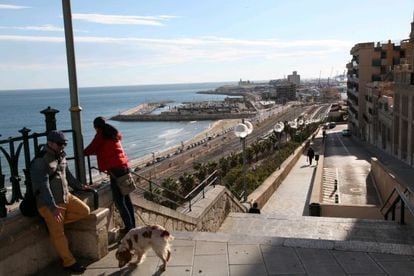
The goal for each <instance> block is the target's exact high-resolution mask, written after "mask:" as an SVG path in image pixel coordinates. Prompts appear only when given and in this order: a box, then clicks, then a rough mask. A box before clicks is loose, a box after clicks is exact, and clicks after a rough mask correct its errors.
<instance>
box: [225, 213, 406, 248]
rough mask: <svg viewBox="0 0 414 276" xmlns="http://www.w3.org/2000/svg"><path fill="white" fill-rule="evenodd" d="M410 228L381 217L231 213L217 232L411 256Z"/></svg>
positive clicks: (299, 243)
mask: <svg viewBox="0 0 414 276" xmlns="http://www.w3.org/2000/svg"><path fill="white" fill-rule="evenodd" d="M413 230H414V227H412V226H409V225H399V224H397V223H395V222H392V221H384V220H367V219H350V218H330V217H310V216H308V217H307V216H303V217H284V216H280V215H268V214H259V215H258V214H247V213H230V215H229V216H228V217H227V219H226V220H225V221H224V223H223V224H222V225H221V227H220V229H219V231H218V232H219V233H221V234H224V233H226V234H229V235H230V236H231V235H238V236H244V239H246V237H251V238H254V237H256V238H260V237H262V238H271V239H279V243H281V245H284V246H291V247H306V248H324V249H337V250H351V251H364V252H378V253H390V254H399V255H413V254H414V234H413V233H414V231H413Z"/></svg>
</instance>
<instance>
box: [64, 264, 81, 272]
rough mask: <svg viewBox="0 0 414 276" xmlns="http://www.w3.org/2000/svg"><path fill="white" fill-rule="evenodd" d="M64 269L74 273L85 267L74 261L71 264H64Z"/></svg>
mask: <svg viewBox="0 0 414 276" xmlns="http://www.w3.org/2000/svg"><path fill="white" fill-rule="evenodd" d="M65 269H67V270H70V271H72V272H75V273H82V272H84V271H85V270H86V267H84V266H83V265H80V264H79V263H74V264H73V265H70V266H65Z"/></svg>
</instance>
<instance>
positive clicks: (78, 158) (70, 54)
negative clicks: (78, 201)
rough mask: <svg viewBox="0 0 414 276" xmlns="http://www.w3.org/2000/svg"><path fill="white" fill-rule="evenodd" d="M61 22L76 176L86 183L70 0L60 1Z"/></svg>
mask: <svg viewBox="0 0 414 276" xmlns="http://www.w3.org/2000/svg"><path fill="white" fill-rule="evenodd" d="M62 8H63V22H64V25H65V41H66V58H67V63H68V75H69V90H70V104H71V106H70V109H69V111H70V112H71V123H72V129H73V131H74V152H75V166H76V176H77V178H78V179H79V180H80V181H81V182H82V183H86V172H85V159H84V158H83V136H82V123H81V110H82V108H81V107H80V105H79V97H78V83H77V79H76V63H75V47H74V43H73V28H72V13H71V8H70V0H62Z"/></svg>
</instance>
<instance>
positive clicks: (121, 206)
mask: <svg viewBox="0 0 414 276" xmlns="http://www.w3.org/2000/svg"><path fill="white" fill-rule="evenodd" d="M128 172H129V169H128V168H115V169H112V170H110V178H111V190H112V197H113V199H114V202H115V206H116V208H117V209H118V211H119V214H120V215H121V218H122V221H123V222H124V225H125V229H126V230H128V231H129V230H130V229H132V228H135V215H134V206H133V205H132V202H131V197H130V196H129V194H128V195H122V193H121V190H120V189H119V187H118V185H116V179H115V177H120V176H123V175H125V174H127V173H128Z"/></svg>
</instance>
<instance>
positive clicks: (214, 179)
mask: <svg viewBox="0 0 414 276" xmlns="http://www.w3.org/2000/svg"><path fill="white" fill-rule="evenodd" d="M131 173H132V174H133V175H135V176H136V177H138V178H140V179H142V180H144V181H146V182H147V183H148V186H147V187H148V188H144V187H141V186H139V185H138V189H139V190H141V191H143V192H147V193H149V195H150V196H151V197H153V196H155V197H159V198H161V199H163V200H165V201H167V202H169V203H171V204H172V205H174V206H176V207H178V206H180V205H185V204H186V203H188V209H189V211H191V207H192V203H193V202H194V201H193V200H194V199H195V197H196V196H197V195H198V194H200V193H201V196H202V198H205V191H206V189H207V188H208V187H209V186H213V187H215V185H216V184H217V183H220V182H219V181H220V177H219V175H218V171H217V170H216V171H214V172H212V173H211V174H210V175H208V176H207V177H206V178H205V179H204V180H203V181H202V182H201V183H200V184H198V185H197V186H196V187H195V188H194V189H193V190H191V191H190V192H189V193H188V194H187V195H185V196H182V195H179V194H178V193H176V192H175V191H172V190H169V189H167V188H165V187H162V186H161V185H159V184H157V183H156V182H154V181H153V180H151V179H148V178H146V177H144V176H142V175H139V174H137V173H136V172H131ZM155 188H156V189H159V190H161V191H167V192H168V193H169V194H171V195H173V196H174V197H176V198H178V201H177V200H172V199H170V198H167V197H165V196H163V195H160V194H159V193H156V192H155V191H154V189H155Z"/></svg>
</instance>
